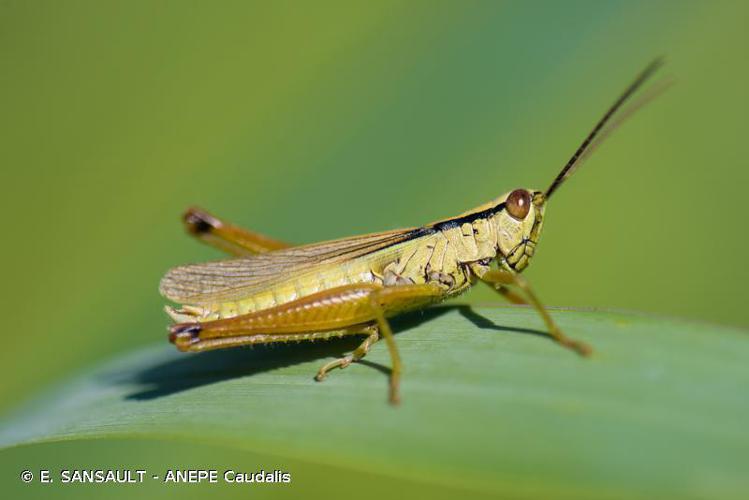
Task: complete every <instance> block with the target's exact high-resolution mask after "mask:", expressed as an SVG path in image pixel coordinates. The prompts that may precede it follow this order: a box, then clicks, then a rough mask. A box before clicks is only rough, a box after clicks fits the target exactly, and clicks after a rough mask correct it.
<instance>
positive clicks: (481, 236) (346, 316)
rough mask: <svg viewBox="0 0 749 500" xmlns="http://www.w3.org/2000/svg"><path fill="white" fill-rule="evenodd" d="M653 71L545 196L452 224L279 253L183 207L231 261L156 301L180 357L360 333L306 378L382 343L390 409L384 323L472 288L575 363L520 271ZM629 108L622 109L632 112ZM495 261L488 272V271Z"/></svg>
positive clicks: (573, 345) (390, 342)
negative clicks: (535, 318)
mask: <svg viewBox="0 0 749 500" xmlns="http://www.w3.org/2000/svg"><path fill="white" fill-rule="evenodd" d="M659 66H660V62H659V61H655V62H653V63H651V64H650V65H649V66H648V67H647V68H645V70H644V71H642V73H640V75H639V76H638V77H637V78H636V79H635V81H634V82H633V83H632V84H631V85H630V86H629V87H628V88H627V89H626V91H625V92H624V93H623V94H622V95H621V97H619V99H617V101H616V102H615V103H614V105H613V106H612V107H611V108H610V109H609V110H608V111H607V112H606V114H605V115H604V116H603V118H601V120H600V121H599V122H598V123H597V124H596V126H595V127H594V128H593V130H592V131H591V132H590V134H589V135H588V136H587V137H586V139H585V140H584V141H583V143H582V145H581V146H580V147H579V148H578V149H577V151H575V154H574V155H573V156H572V158H571V159H570V160H569V161H568V162H567V164H566V165H565V166H564V168H562V170H561V172H560V173H559V174H558V175H557V177H556V178H555V179H554V181H553V182H552V183H551V185H550V186H549V188H548V189H546V190H545V191H537V190H530V189H515V190H514V191H511V192H509V193H507V194H505V195H502V196H500V197H499V198H497V199H494V200H492V201H490V202H488V203H486V204H484V205H481V206H479V207H476V208H474V209H473V210H470V211H468V212H465V213H463V214H461V215H459V216H457V217H451V218H448V219H443V220H440V221H437V222H433V223H431V224H427V225H425V226H421V227H414V228H409V229H399V230H395V231H386V232H382V233H374V234H368V235H364V236H354V237H350V238H343V239H339V240H334V241H328V242H324V243H314V244H310V245H304V246H297V247H291V246H289V245H286V244H285V243H282V242H280V241H277V240H274V239H271V238H268V237H266V236H263V235H260V234H257V233H253V232H251V231H247V230H245V229H241V228H239V227H237V226H234V225H232V224H230V223H227V222H225V221H221V220H219V219H217V218H216V217H213V216H212V215H210V214H208V213H206V212H204V211H201V210H198V209H190V210H188V211H187V213H186V214H185V216H184V221H185V224H186V226H187V229H188V231H189V232H190V233H191V234H193V235H195V236H196V237H198V238H200V239H201V240H203V241H205V242H207V243H209V244H212V245H214V246H216V247H218V248H220V249H222V250H224V251H226V252H228V253H230V254H232V255H234V256H235V257H236V258H233V259H229V260H222V261H216V262H208V263H204V264H193V265H186V266H180V267H176V268H174V269H172V270H170V271H169V272H168V273H167V274H166V275H165V276H164V278H163V279H162V280H161V287H160V289H161V293H162V294H163V295H164V296H165V297H167V298H168V299H170V300H173V301H174V302H177V303H179V304H182V306H181V308H179V309H175V308H172V307H167V308H166V310H167V313H168V314H169V315H170V316H171V317H172V318H173V319H174V320H175V321H176V324H174V325H172V326H171V327H170V329H169V330H170V335H169V340H170V341H171V342H173V343H174V344H175V345H176V346H177V348H178V349H180V350H181V351H205V350H210V349H219V348H224V347H233V346H240V345H252V344H266V343H273V342H288V341H300V340H317V339H328V338H331V337H339V336H344V335H363V336H365V339H364V341H363V342H362V343H361V345H360V346H359V347H358V348H357V349H355V350H354V351H353V352H352V353H351V354H349V355H347V356H344V357H342V358H339V359H336V360H334V361H331V362H329V363H327V364H325V365H323V366H322V367H321V368H320V370H319V371H318V373H317V376H316V379H317V380H322V379H323V378H325V376H326V374H327V373H328V372H329V371H330V370H332V369H333V368H345V367H346V366H348V365H349V364H351V363H352V362H354V361H357V360H359V359H361V358H362V357H364V356H365V355H366V354H367V352H368V351H369V349H370V348H371V346H372V344H374V343H375V342H377V341H378V340H379V339H380V338H384V339H385V342H386V344H387V347H388V349H389V351H390V356H391V359H392V370H391V374H390V390H389V398H390V401H391V402H392V403H396V402H398V399H399V396H398V385H399V379H400V373H401V361H400V357H399V356H398V349H397V348H396V345H395V341H394V339H393V334H392V331H391V329H390V326H389V324H388V320H387V318H388V317H390V316H393V315H395V314H398V313H401V312H403V311H406V310H411V309H416V308H420V307H424V306H426V305H428V304H431V303H434V302H439V301H442V300H444V299H446V298H448V297H453V296H455V295H458V294H460V293H462V292H464V291H465V290H467V289H468V288H470V287H471V286H472V285H473V284H475V283H476V282H478V281H483V282H484V283H487V284H488V285H490V286H491V287H492V288H494V289H495V290H496V291H498V292H499V293H500V294H502V295H504V296H505V297H506V298H507V299H509V300H510V301H511V302H514V303H521V304H529V305H531V306H532V307H534V308H535V309H536V311H538V313H539V314H540V315H541V317H542V318H543V320H544V322H545V323H546V327H547V328H548V332H549V335H550V336H551V337H552V338H553V339H554V340H556V341H557V342H559V343H560V344H561V345H563V346H565V347H568V348H570V349H573V350H574V351H576V352H578V353H579V354H581V355H583V356H587V355H588V354H590V352H591V349H590V347H589V346H587V345H586V344H584V343H583V342H579V341H576V340H573V339H570V338H569V337H567V336H566V335H564V334H563V333H562V331H561V330H560V329H559V327H557V325H556V323H555V322H554V320H553V319H552V318H551V316H550V315H549V313H548V312H547V311H546V309H545V308H544V306H543V305H542V304H541V302H539V300H538V298H537V297H536V295H535V293H533V291H532V289H531V287H530V286H529V284H528V282H527V281H526V280H525V279H524V278H523V277H522V276H521V275H520V273H521V272H522V271H523V269H525V267H526V266H527V265H528V263H529V261H530V258H531V257H532V256H533V254H534V252H535V249H536V245H537V243H538V238H539V235H540V233H541V227H542V225H543V218H544V209H545V207H546V202H547V201H548V200H549V198H550V197H551V195H552V194H553V193H554V192H555V191H556V190H557V188H559V186H560V185H561V184H562V183H563V182H564V181H565V180H566V179H567V178H569V177H570V175H571V174H572V173H573V171H574V169H575V167H576V166H578V165H579V163H580V161H581V159H582V158H583V157H584V156H585V155H586V153H589V152H590V151H592V150H593V149H594V147H595V146H596V145H597V143H598V142H600V140H602V138H603V137H605V136H606V135H607V132H608V131H610V129H611V128H613V127H614V126H615V125H616V123H615V122H613V121H612V117H613V116H614V115H616V114H619V116H620V118H623V117H625V116H626V115H627V114H628V113H627V112H626V111H624V110H622V105H623V104H624V103H625V102H626V101H627V100H628V99H629V98H630V97H631V96H632V95H633V94H634V93H635V92H636V91H637V90H638V89H639V88H640V86H641V85H642V84H643V83H644V82H645V81H646V80H647V79H648V78H649V77H650V76H651V75H652V74H653V72H654V71H655V70H656V69H657V68H658V67H659ZM634 107H635V103H632V108H634ZM492 262H496V267H491V264H492Z"/></svg>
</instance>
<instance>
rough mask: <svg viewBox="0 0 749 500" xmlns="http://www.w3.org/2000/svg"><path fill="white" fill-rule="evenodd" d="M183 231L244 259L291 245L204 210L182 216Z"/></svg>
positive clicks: (188, 211) (197, 209)
mask: <svg viewBox="0 0 749 500" xmlns="http://www.w3.org/2000/svg"><path fill="white" fill-rule="evenodd" d="M182 220H183V222H184V223H185V229H187V232H188V233H190V234H191V235H193V236H195V237H196V238H198V239H199V240H201V241H203V242H204V243H208V244H209V245H211V246H214V247H216V248H218V249H219V250H223V251H224V252H227V253H229V254H231V255H236V256H238V257H245V256H247V255H255V254H259V253H265V252H271V251H273V250H280V249H282V248H288V247H290V246H291V245H289V244H288V243H284V242H283V241H278V240H274V239H273V238H269V237H268V236H265V235H263V234H260V233H255V232H252V231H249V230H247V229H243V228H241V227H239V226H235V225H234V224H231V223H229V222H226V221H223V220H220V219H218V218H217V217H214V216H213V215H211V214H209V213H208V212H206V211H205V210H201V209H200V208H196V207H192V208H189V209H187V211H186V212H185V213H184V215H183V216H182Z"/></svg>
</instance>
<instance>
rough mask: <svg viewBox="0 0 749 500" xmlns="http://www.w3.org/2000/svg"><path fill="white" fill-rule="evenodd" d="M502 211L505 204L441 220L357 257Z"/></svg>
mask: <svg viewBox="0 0 749 500" xmlns="http://www.w3.org/2000/svg"><path fill="white" fill-rule="evenodd" d="M504 209H505V202H502V203H499V204H497V205H495V206H493V207H490V208H487V209H486V210H482V211H480V212H474V213H472V214H468V215H463V216H461V217H455V218H454V219H447V220H443V221H442V222H438V223H436V224H432V225H431V226H423V227H417V228H416V229H413V230H412V231H411V232H410V233H406V234H404V235H403V238H402V239H397V240H396V241H394V242H393V243H392V244H390V245H388V244H384V245H382V246H380V247H378V248H373V249H372V250H371V251H369V252H366V253H363V254H361V255H360V256H359V257H363V256H365V255H369V254H372V253H375V252H379V251H380V250H383V249H385V248H387V247H389V246H391V245H398V244H400V243H405V242H407V241H411V240H415V239H417V238H421V237H423V236H429V235H430V234H434V233H436V232H438V231H444V230H446V229H452V228H455V227H460V226H462V225H463V224H465V223H466V222H468V223H472V222H474V221H476V220H478V219H486V218H487V217H491V216H492V215H495V214H497V213H499V212H501V211H502V210H504Z"/></svg>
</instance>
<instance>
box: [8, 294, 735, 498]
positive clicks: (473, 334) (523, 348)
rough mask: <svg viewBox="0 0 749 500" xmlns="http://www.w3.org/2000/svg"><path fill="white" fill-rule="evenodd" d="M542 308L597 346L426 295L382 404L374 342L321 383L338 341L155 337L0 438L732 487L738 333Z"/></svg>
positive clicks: (617, 484)
mask: <svg viewBox="0 0 749 500" xmlns="http://www.w3.org/2000/svg"><path fill="white" fill-rule="evenodd" d="M553 314H554V316H555V317H556V318H557V319H558V320H559V323H560V325H561V326H562V328H563V329H565V330H566V331H567V332H568V333H569V334H571V335H572V334H574V335H575V336H576V337H579V338H581V339H583V340H586V341H588V342H590V343H591V344H593V345H594V346H595V348H596V354H595V356H594V357H593V358H592V359H590V360H586V359H581V358H579V357H578V356H576V355H574V354H573V353H571V352H568V351H566V350H564V349H562V348H560V347H559V346H557V345H556V344H554V343H553V342H551V341H550V340H549V339H548V338H546V337H545V335H544V334H543V333H542V331H543V325H542V323H541V321H540V320H539V319H538V317H537V315H536V314H535V313H534V312H533V311H532V310H528V309H525V308H486V307H483V308H475V309H472V308H470V307H467V306H457V307H443V308H437V309H432V310H429V311H428V312H426V313H424V314H412V315H409V316H407V317H406V318H403V319H401V320H399V321H398V322H396V326H397V329H398V330H399V332H400V333H399V334H398V335H397V341H398V345H399V346H400V349H401V353H402V356H403V358H404V361H405V364H406V373H405V378H404V384H403V400H404V401H403V405H402V406H401V407H400V408H392V407H390V406H388V405H387V404H386V403H385V395H386V382H387V377H386V375H385V374H384V373H383V371H384V368H383V367H387V366H388V365H389V360H388V357H387V352H386V349H385V346H384V345H378V346H377V347H376V348H375V349H374V350H373V352H372V353H371V354H370V355H369V356H368V357H367V358H366V363H362V364H357V365H354V366H352V367H350V368H348V369H346V370H344V371H340V372H334V373H332V374H331V376H330V378H329V379H328V380H327V381H326V382H324V383H321V384H320V383H316V382H314V381H313V380H312V375H313V374H314V373H315V371H316V369H317V368H318V367H319V365H320V364H321V363H322V362H323V360H324V359H328V357H330V356H333V355H337V354H338V353H339V352H340V351H342V350H345V349H348V348H351V347H352V346H353V345H355V344H354V343H352V342H348V341H333V342H327V343H315V344H307V343H300V344H293V345H285V346H275V347H267V348H265V347H261V348H253V349H237V350H230V351H224V352H213V353H205V354H200V355H185V354H181V353H178V352H175V351H174V350H173V349H172V348H171V346H166V345H160V346H156V347H152V348H148V349H144V350H140V351H137V352H133V353H131V354H129V355H127V356H124V357H120V358H118V359H116V360H114V361H111V362H108V363H104V364H103V365H102V366H100V367H99V368H97V369H95V370H93V371H91V372H88V373H86V374H83V375H82V376H80V377H78V378H75V379H73V380H71V381H68V382H65V383H63V384H61V385H60V386H59V387H57V388H56V389H54V390H53V391H51V392H49V393H48V394H47V395H46V396H43V397H41V398H40V399H38V400H37V401H36V402H34V403H33V404H31V406H30V407H28V408H27V409H25V410H23V411H22V412H21V413H20V414H18V415H17V416H15V417H14V418H13V419H12V420H10V421H7V422H5V423H4V424H3V429H4V431H3V432H2V434H1V435H0V442H2V444H3V445H4V446H15V445H20V444H28V443H35V442H44V441H55V440H79V439H84V438H93V437H97V438H102V437H107V438H112V437H119V438H124V437H130V438H140V439H144V438H147V439H156V440H162V439H165V438H168V439H172V440H176V441H178V442H184V443H203V444H205V443H210V444H213V445H220V446H223V447H226V448H231V449H234V450H245V451H249V452H251V453H254V454H257V455H259V456H266V457H275V459H276V461H277V462H279V461H280V462H281V463H283V462H284V461H287V463H288V461H292V462H293V463H304V464H308V465H309V464H313V465H314V466H317V467H321V468H325V467H330V468H331V470H330V471H328V473H330V474H331V475H332V476H335V479H333V477H331V480H334V481H336V482H341V483H342V484H343V485H348V484H349V482H348V481H347V480H346V474H345V473H341V471H347V470H350V471H352V473H353V474H354V477H357V476H356V474H361V473H370V474H375V475H381V476H382V477H384V478H385V479H380V481H384V482H385V483H387V481H388V479H387V478H392V479H393V480H394V481H396V483H397V481H415V482H417V483H423V484H424V485H427V486H428V487H431V488H434V489H438V488H440V487H444V488H447V489H446V490H445V491H457V490H461V489H466V490H473V491H477V492H479V493H481V492H483V493H485V494H496V493H502V494H505V495H515V496H536V497H543V498H615V497H626V498H654V497H659V498H670V497H681V498H687V497H694V498H699V497H710V498H717V497H721V498H730V497H735V498H739V497H740V495H741V494H742V493H743V492H745V491H746V488H747V487H748V486H749V479H748V478H747V476H746V474H745V471H746V465H747V462H746V456H747V451H749V437H747V433H746V430H745V422H746V417H747V416H748V413H747V410H748V409H749V402H748V400H747V398H746V387H747V386H748V384H749V374H748V372H747V370H746V359H749V337H747V334H746V332H744V331H740V330H734V329H730V328H726V327H715V326H710V325H704V324H695V323H688V322H684V321H679V320H670V319H664V318H654V317H649V316H642V315H635V314H630V313H618V312H600V311H599V312H595V311H571V310H557V311H554V313H553ZM300 468H302V469H303V468H304V467H302V466H300ZM331 471H335V472H334V473H333V472H331ZM357 479H358V477H357ZM342 487H343V486H342ZM352 487H353V486H352Z"/></svg>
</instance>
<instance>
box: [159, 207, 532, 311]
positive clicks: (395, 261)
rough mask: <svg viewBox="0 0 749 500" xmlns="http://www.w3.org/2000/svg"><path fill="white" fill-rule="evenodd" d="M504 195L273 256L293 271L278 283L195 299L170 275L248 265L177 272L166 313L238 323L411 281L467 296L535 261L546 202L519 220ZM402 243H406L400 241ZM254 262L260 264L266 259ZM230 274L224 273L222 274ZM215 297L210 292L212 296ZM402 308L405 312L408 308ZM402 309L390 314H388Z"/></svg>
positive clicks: (224, 287)
mask: <svg viewBox="0 0 749 500" xmlns="http://www.w3.org/2000/svg"><path fill="white" fill-rule="evenodd" d="M509 194H510V193H507V194H505V195H504V196H501V197H499V198H497V199H495V200H492V201H491V202H489V203H486V204H484V205H481V206H479V207H476V208H474V209H473V210H470V211H468V212H465V213H463V214H461V215H459V216H457V217H453V218H449V219H443V220H440V221H436V222H433V223H431V224H428V225H426V226H423V227H420V228H410V229H403V230H396V231H390V232H384V233H376V234H372V235H366V236H361V237H355V238H345V239H342V240H335V241H331V242H325V243H318V244H313V245H305V246H300V247H294V248H291V249H283V250H276V251H275V252H270V253H268V254H266V256H267V257H268V258H269V261H270V260H273V261H278V259H279V257H283V256H284V255H285V256H286V257H287V260H288V267H287V268H286V269H285V270H280V272H279V273H277V274H276V275H275V276H274V277H273V279H270V280H268V281H265V282H260V283H259V284H257V285H252V286H236V283H237V281H241V277H237V278H236V279H235V280H232V281H229V280H227V282H226V283H225V284H221V283H218V284H215V285H213V286H214V287H215V289H211V286H212V285H210V284H206V283H205V282H204V283H203V286H202V287H201V290H202V293H201V294H200V295H199V296H197V295H196V296H195V298H192V299H191V298H190V297H189V296H186V295H180V294H177V293H175V292H174V291H172V290H170V288H171V280H170V277H172V276H173V277H175V278H177V279H184V275H183V274H182V272H183V271H185V270H189V271H190V272H197V273H200V272H201V270H202V271H203V272H205V271H207V270H208V269H219V270H222V271H221V272H222V273H224V279H226V275H227V274H229V275H230V274H231V270H233V269H238V268H240V267H241V266H242V262H241V261H242V259H232V260H227V261H221V262H211V263H207V264H202V265H201V264H197V265H191V266H183V267H178V268H175V269H174V270H172V271H171V272H170V273H169V274H167V276H166V277H165V278H164V281H163V282H162V291H163V293H164V294H165V295H166V296H167V297H169V298H172V299H173V300H175V301H177V302H180V303H182V304H183V307H182V308H181V309H179V310H176V309H173V308H171V307H169V308H167V311H168V312H169V314H170V315H171V316H172V318H173V319H175V320H176V321H212V320H216V319H226V318H232V317H236V316H239V315H243V314H248V313H252V312H256V311H261V310H265V309H269V308H271V307H275V306H278V305H281V304H285V303H288V302H291V301H294V300H297V299H300V298H302V297H306V296H309V295H311V294H314V293H318V292H321V291H324V290H328V289H332V288H337V287H340V286H343V285H351V284H356V283H372V284H376V285H381V286H385V287H387V286H397V285H401V284H405V283H410V284H424V283H430V282H435V283H438V284H440V285H441V286H443V287H444V290H445V293H444V297H443V298H448V297H451V296H454V295H457V294H460V293H462V292H464V291H465V290H467V289H468V288H469V287H470V286H471V285H472V284H473V283H475V282H476V280H477V279H478V278H480V277H481V275H482V274H483V272H484V271H485V270H487V269H489V264H490V262H491V261H493V260H494V259H497V262H498V264H499V265H500V266H502V267H504V268H506V269H507V270H509V271H511V272H520V271H522V270H523V269H524V268H525V267H526V266H527V265H528V262H529V259H530V258H531V257H532V256H533V253H534V251H535V246H536V244H537V242H538V237H539V235H540V231H541V227H542V221H543V209H544V197H543V194H542V193H540V192H535V194H534V198H533V203H532V204H531V206H530V213H529V214H528V216H526V217H525V218H523V219H522V220H518V219H516V218H514V217H512V216H511V215H510V214H509V213H508V212H507V211H506V210H504V209H502V207H503V206H504V203H505V201H506V198H507V196H508V195H509ZM388 238H393V239H394V241H396V242H395V243H393V244H389V245H387V244H386V245H385V246H384V248H381V249H377V250H375V251H373V252H371V253H366V254H365V255H361V256H356V257H354V258H350V259H345V260H340V259H336V258H334V257H330V255H329V253H330V250H331V249H336V248H340V247H343V248H346V247H347V246H350V245H351V244H352V242H353V241H355V242H357V243H359V242H360V245H361V246H366V245H370V246H375V247H376V246H377V245H378V244H380V242H382V241H383V240H384V241H385V242H387V239H388ZM399 239H402V240H403V241H399ZM316 250H318V251H320V253H321V255H320V259H319V261H318V262H316V263H314V264H312V265H308V263H307V259H305V265H303V266H301V269H300V268H299V266H298V265H295V261H294V256H295V255H303V254H304V255H307V254H310V253H312V254H314V252H315V251H316ZM250 259H252V261H254V263H255V264H258V262H257V261H258V259H260V260H262V259H263V256H262V255H260V256H253V257H251V258H250ZM222 268H223V269H222ZM207 291H210V293H206V292H207ZM408 308H409V307H403V308H402V309H403V310H405V309H408ZM397 312H400V311H392V310H391V311H389V315H391V314H395V313H397Z"/></svg>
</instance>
